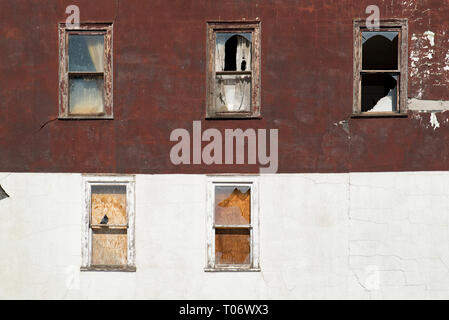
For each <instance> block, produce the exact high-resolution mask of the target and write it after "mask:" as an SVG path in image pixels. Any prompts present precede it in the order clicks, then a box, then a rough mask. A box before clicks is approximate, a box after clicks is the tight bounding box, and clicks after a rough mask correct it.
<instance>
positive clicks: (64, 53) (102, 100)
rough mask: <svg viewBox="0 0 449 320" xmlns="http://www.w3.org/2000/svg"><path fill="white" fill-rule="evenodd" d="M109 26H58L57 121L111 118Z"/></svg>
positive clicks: (110, 26) (110, 34) (110, 40)
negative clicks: (73, 27) (74, 27)
mask: <svg viewBox="0 0 449 320" xmlns="http://www.w3.org/2000/svg"><path fill="white" fill-rule="evenodd" d="M112 117H113V112H112V24H96V23H89V24H81V25H80V28H79V29H74V30H71V29H68V28H67V27H66V25H65V24H63V23H61V24H60V25H59V118H63V119H85V118H87V119H97V118H100V119H110V118H112Z"/></svg>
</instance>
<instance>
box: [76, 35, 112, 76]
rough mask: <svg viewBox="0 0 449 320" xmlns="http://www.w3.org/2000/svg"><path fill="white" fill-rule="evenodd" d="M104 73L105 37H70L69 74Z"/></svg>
mask: <svg viewBox="0 0 449 320" xmlns="http://www.w3.org/2000/svg"><path fill="white" fill-rule="evenodd" d="M103 71H104V36H103V35H78V34H71V35H69V72H103Z"/></svg>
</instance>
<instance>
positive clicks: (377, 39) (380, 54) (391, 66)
mask: <svg viewBox="0 0 449 320" xmlns="http://www.w3.org/2000/svg"><path fill="white" fill-rule="evenodd" d="M362 41H363V51H362V69H363V70H397V69H398V32H363V33H362Z"/></svg>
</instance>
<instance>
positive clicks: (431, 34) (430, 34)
mask: <svg viewBox="0 0 449 320" xmlns="http://www.w3.org/2000/svg"><path fill="white" fill-rule="evenodd" d="M423 36H424V37H426V38H427V40H429V42H430V45H431V46H432V47H433V46H435V33H434V32H432V31H430V30H429V31H426V32H424V33H423Z"/></svg>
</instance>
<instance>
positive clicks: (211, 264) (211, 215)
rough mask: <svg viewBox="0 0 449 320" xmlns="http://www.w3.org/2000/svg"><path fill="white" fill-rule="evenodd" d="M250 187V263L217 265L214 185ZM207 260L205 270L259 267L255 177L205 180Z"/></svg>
mask: <svg viewBox="0 0 449 320" xmlns="http://www.w3.org/2000/svg"><path fill="white" fill-rule="evenodd" d="M226 186H228V187H229V186H236V187H250V188H251V223H250V224H249V225H248V228H249V230H250V264H249V265H217V264H216V263H215V187H226ZM206 208H207V215H206V217H207V218H206V226H207V246H206V248H207V262H206V268H205V271H206V272H223V271H235V272H244V271H250V272H251V271H253V272H259V271H260V270H261V269H260V257H259V250H260V239H259V182H258V178H257V177H240V176H229V177H209V178H208V181H207V205H206Z"/></svg>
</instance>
